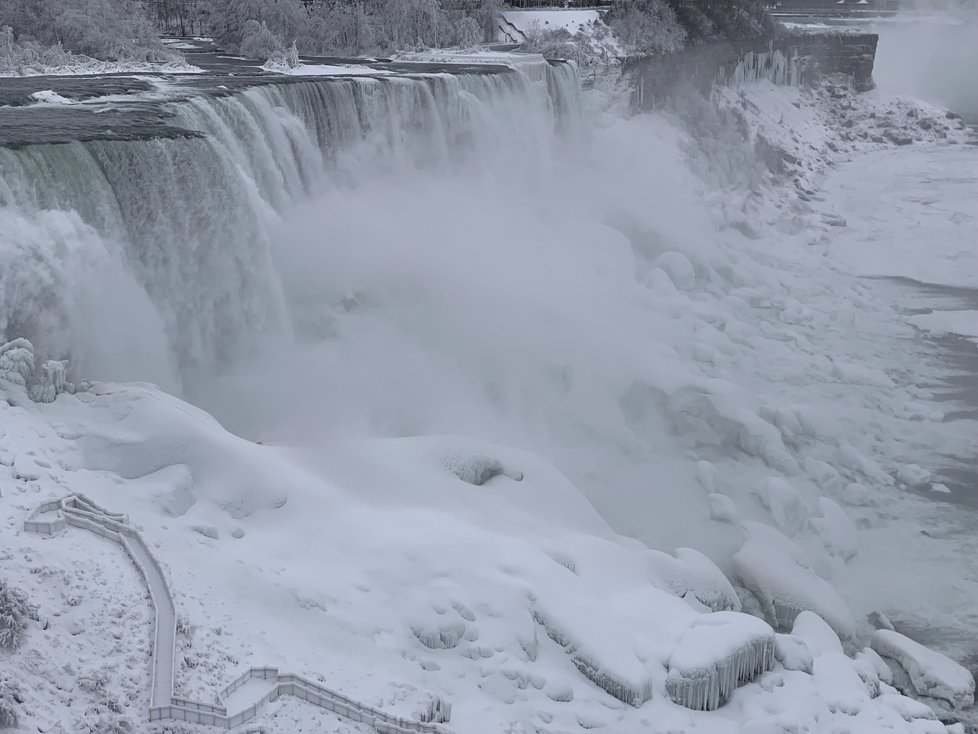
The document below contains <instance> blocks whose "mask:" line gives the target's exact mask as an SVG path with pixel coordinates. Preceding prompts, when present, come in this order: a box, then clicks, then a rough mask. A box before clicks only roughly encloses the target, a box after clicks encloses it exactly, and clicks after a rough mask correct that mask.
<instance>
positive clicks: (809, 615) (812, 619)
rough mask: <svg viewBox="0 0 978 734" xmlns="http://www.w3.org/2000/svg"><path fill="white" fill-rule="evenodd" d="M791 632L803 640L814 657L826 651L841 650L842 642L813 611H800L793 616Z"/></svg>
mask: <svg viewBox="0 0 978 734" xmlns="http://www.w3.org/2000/svg"><path fill="white" fill-rule="evenodd" d="M791 634H792V635H794V636H795V637H797V638H799V639H801V640H804V641H805V644H806V645H808V649H809V650H811V653H812V655H813V656H814V657H816V658H817V657H818V656H819V655H823V654H824V653H827V652H842V642H841V641H840V640H839V636H838V635H837V634H836V633H835V630H833V629H832V628H831V627H829V625H827V624H826V623H825V620H824V619H822V618H821V617H820V616H818V615H817V614H815V613H814V612H802V613H801V614H799V615H798V616H797V617H796V618H795V623H794V625H793V626H792V628H791Z"/></svg>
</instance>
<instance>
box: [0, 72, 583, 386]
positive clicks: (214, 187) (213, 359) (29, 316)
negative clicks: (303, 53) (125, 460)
mask: <svg viewBox="0 0 978 734" xmlns="http://www.w3.org/2000/svg"><path fill="white" fill-rule="evenodd" d="M578 104H579V100H578V90H577V77H576V72H575V70H574V68H573V66H571V65H569V64H548V63H546V62H542V61H541V62H540V63H538V64H524V65H520V70H514V69H511V68H507V67H487V68H484V69H480V70H473V71H472V72H471V73H459V74H447V73H440V74H418V75H411V76H398V75H390V76H384V77H344V78H311V79H303V80H287V81H286V80H283V81H282V82H281V83H263V84H261V85H259V86H255V87H253V88H246V89H243V90H240V91H237V92H234V93H232V94H210V95H195V96H191V97H189V98H188V99H186V100H185V101H179V102H170V103H166V104H165V105H163V106H162V107H161V110H162V111H161V112H157V113H155V114H158V115H164V114H165V116H166V118H167V120H168V122H167V128H166V130H165V132H166V133H167V134H166V135H163V136H160V137H153V138H151V139H137V140H120V141H109V140H89V141H86V142H74V143H69V144H64V145H31V146H22V147H18V148H16V149H2V148H0V202H2V203H4V204H6V206H5V207H3V208H2V209H0V218H2V219H3V220H5V221H4V222H3V225H4V226H3V227H2V228H0V229H2V230H3V231H6V232H12V233H17V235H18V236H17V237H16V238H14V239H12V240H11V241H10V242H9V243H5V244H4V246H3V248H0V262H2V263H3V265H4V270H5V279H6V280H7V282H8V283H11V284H13V285H14V287H12V288H10V287H8V288H5V289H3V291H2V292H3V293H4V294H5V302H3V303H2V304H0V305H2V307H3V310H4V313H5V316H4V319H3V321H2V322H0V333H7V334H13V333H15V332H16V333H18V334H26V335H28V336H30V337H31V338H32V339H33V340H34V342H35V344H36V345H37V346H38V348H39V349H40V350H42V351H43V352H45V353H46V354H48V355H50V356H55V357H65V356H68V355H69V354H70V355H72V357H73V358H74V359H75V362H76V364H77V365H78V366H80V367H81V366H85V361H86V356H85V352H86V347H85V341H87V342H88V343H89V349H90V348H91V347H92V346H95V347H96V349H98V345H92V344H91V339H86V340H85V341H82V340H80V339H79V338H78V335H79V334H80V333H81V332H83V331H84V330H85V329H86V324H91V323H92V315H93V314H91V313H85V312H84V309H85V308H86V305H87V306H88V307H94V308H96V309H99V310H102V311H104V310H111V311H116V310H119V309H122V310H125V311H127V312H128V313H129V314H130V317H129V318H128V321H129V323H128V324H127V325H123V326H122V327H121V328H122V329H123V331H125V330H126V329H128V330H130V331H132V332H133V333H130V334H125V333H120V334H118V335H117V336H118V339H119V341H126V340H130V341H132V342H133V343H135V344H139V343H140V342H142V343H143V350H144V351H149V352H150V353H152V354H153V355H154V358H155V361H157V362H161V363H162V364H164V365H167V370H166V371H168V372H170V374H171V375H174V376H176V375H185V374H186V372H187V371H188V370H190V371H192V370H197V369H205V370H212V369H214V368H215V367H216V366H218V365H220V364H222V363H225V362H228V361H231V360H233V359H235V358H237V357H238V356H241V355H242V354H244V353H246V352H247V350H248V349H249V347H250V346H253V345H254V344H255V343H256V341H257V340H259V339H261V338H262V337H263V336H267V335H268V334H270V333H275V334H283V333H287V332H288V330H289V328H290V326H289V323H288V318H287V316H286V313H285V308H284V302H283V296H282V293H281V289H280V285H279V283H278V282H277V279H276V276H275V272H274V268H273V266H272V263H271V260H270V247H271V245H270V242H269V238H268V226H269V224H270V222H272V221H273V220H274V218H275V217H276V216H277V214H278V213H280V212H282V211H284V210H285V209H286V208H287V207H289V206H290V205H292V204H294V203H297V202H299V201H300V200H302V199H304V198H305V197H309V196H311V195H312V194H314V193H316V192H319V191H323V190H326V189H328V188H329V187H335V186H342V185H344V184H345V183H350V182H352V181H355V180H357V179H358V178H359V177H362V176H365V175H370V172H375V171H377V170H378V169H379V170H383V171H386V172H394V171H408V170H415V169H426V170H433V171H438V170H449V169H457V168H458V167H460V166H468V165H473V166H475V167H476V168H478V167H479V166H483V165H498V157H497V153H498V152H500V151H505V155H506V159H507V161H509V164H510V165H511V167H512V170H513V171H514V173H515V172H518V170H519V168H520V166H534V165H539V164H540V162H541V161H542V160H543V159H544V158H545V157H546V156H547V155H548V152H549V151H551V150H552V149H553V147H554V145H555V144H556V143H557V140H558V137H559V135H560V134H562V133H563V132H567V131H568V130H570V129H572V128H574V127H575V126H576V116H577V107H578ZM172 130H177V131H188V134H187V136H186V137H177V138H174V137H173V136H171V135H170V134H169V133H170V131H172ZM69 232H70V234H69ZM87 272H100V273H102V277H103V278H105V279H111V280H109V281H108V282H111V283H112V288H113V289H114V290H115V291H116V293H117V296H118V297H119V300H117V301H115V302H113V303H102V304H98V303H96V304H94V305H93V304H92V303H91V300H92V294H91V293H84V292H83V291H84V289H85V287H86V284H85V279H86V276H85V275H84V274H85V273H87ZM96 300H98V299H96ZM80 301H84V302H86V303H85V304H82V303H80ZM41 304H43V308H41V307H39V306H40V305H41ZM135 314H140V315H139V316H136V315H135ZM134 322H141V323H134ZM137 332H138V333H137ZM154 332H155V337H153V338H154V340H155V344H149V343H146V340H147V339H149V338H150V335H151V334H152V333H154ZM87 336H88V337H93V338H97V335H94V334H88V335H87ZM103 346H104V345H103ZM153 376H154V377H156V378H157V379H161V380H163V382H166V383H170V384H172V380H171V381H168V380H165V379H163V377H164V375H161V374H160V371H159V370H156V371H155V372H154V374H153Z"/></svg>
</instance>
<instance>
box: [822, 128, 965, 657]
mask: <svg viewBox="0 0 978 734" xmlns="http://www.w3.org/2000/svg"><path fill="white" fill-rule="evenodd" d="M825 190H826V192H827V195H828V197H829V202H830V205H831V206H832V207H833V209H834V211H836V212H837V213H839V214H841V215H842V216H844V217H845V218H846V219H847V226H846V227H845V228H842V229H840V231H839V233H838V235H837V236H836V237H835V238H833V240H832V242H831V243H830V245H829V246H828V254H829V256H830V257H831V258H832V259H833V260H834V261H835V262H836V263H837V264H838V266H839V267H840V269H842V270H845V271H848V272H849V273H851V274H854V275H857V276H862V277H865V278H869V279H872V282H873V290H874V291H875V292H876V294H877V295H878V296H880V297H881V299H882V300H883V302H884V303H885V302H887V301H888V302H889V303H890V304H891V305H892V308H893V313H894V315H895V316H896V318H897V320H900V321H902V322H903V323H904V324H907V325H910V326H911V327H912V329H913V330H914V331H915V332H916V333H915V334H913V333H911V334H910V335H909V336H908V335H906V334H904V335H903V338H905V339H906V348H905V350H904V355H905V358H906V361H905V364H904V365H903V367H904V368H905V369H906V370H908V371H909V372H910V373H912V375H913V378H914V379H915V381H916V383H917V385H918V386H919V389H920V394H921V395H924V396H928V397H930V399H931V400H932V401H933V404H934V405H935V407H937V408H938V410H939V411H940V414H942V417H941V418H940V420H939V421H937V422H935V423H933V424H926V423H922V425H921V428H920V432H919V443H918V445H917V446H915V447H914V446H912V445H910V446H905V447H904V448H903V450H904V451H906V452H908V453H910V457H909V458H912V460H913V461H915V462H917V463H919V464H921V465H922V466H925V467H926V468H927V469H928V470H929V471H931V472H932V474H933V481H934V483H935V484H937V485H938V486H940V485H943V486H945V487H946V488H947V489H949V490H950V491H949V492H946V493H945V492H934V491H933V490H930V489H924V490H920V493H921V494H923V495H926V496H927V497H928V498H929V499H931V500H933V501H934V502H935V503H937V504H938V505H939V507H938V510H937V512H936V514H935V515H934V516H933V517H931V518H927V519H923V518H922V519H921V526H920V535H921V541H920V547H919V548H918V549H915V552H914V553H913V554H912V555H914V556H915V559H914V560H915V561H916V563H917V564H919V568H908V567H903V568H901V575H903V576H905V577H908V578H913V579H915V583H913V584H909V585H907V587H906V588H907V592H908V593H905V594H903V604H902V608H900V609H899V610H898V611H893V612H892V615H893V621H894V622H895V623H896V624H897V625H898V627H899V626H902V627H903V629H904V630H905V631H907V632H908V633H909V634H911V635H913V636H914V637H916V638H918V639H920V640H921V641H923V642H925V643H927V644H931V645H934V646H935V647H939V648H943V649H944V650H946V651H948V652H951V653H952V654H955V655H957V656H958V657H959V659H962V660H965V661H967V662H968V663H969V667H971V668H972V670H974V669H975V667H976V665H978V641H976V639H975V635H974V629H975V627H976V625H978V573H976V569H975V564H974V558H975V556H976V551H978V547H976V546H978V533H976V530H978V147H974V146H947V147H938V148H924V147H919V148H908V149H897V150H888V151H884V152H878V153H872V154H868V155H864V156H861V157H858V158H856V159H855V160H853V161H852V162H850V163H848V164H846V165H844V166H842V167H840V168H839V169H837V170H836V171H835V172H834V173H833V174H832V175H831V176H830V178H829V179H828V180H827V181H826V187H825ZM928 451H929V453H930V456H929V457H928V456H927V453H928ZM903 521H904V522H906V521H910V522H912V521H913V518H903ZM908 555H911V554H908ZM912 562H913V561H911V563H912ZM895 576H896V574H895ZM896 584H897V585H899V582H896ZM918 584H919V585H918ZM914 587H915V588H917V589H918V591H920V592H921V593H917V594H914V593H910V589H911V588H914ZM935 610H936V613H935Z"/></svg>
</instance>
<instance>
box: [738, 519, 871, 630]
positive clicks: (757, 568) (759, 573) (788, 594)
mask: <svg viewBox="0 0 978 734" xmlns="http://www.w3.org/2000/svg"><path fill="white" fill-rule="evenodd" d="M744 528H745V529H746V530H747V532H748V533H749V535H748V538H747V540H746V542H745V543H744V545H743V547H742V548H741V549H740V550H739V551H737V552H736V553H735V554H734V556H733V565H734V569H735V571H736V573H737V576H738V577H739V579H740V581H741V582H742V583H743V584H744V586H745V587H747V588H748V589H749V590H750V591H751V592H752V593H753V594H754V595H755V596H756V597H757V599H758V600H759V601H760V602H761V605H762V607H763V609H764V615H765V617H766V618H767V620H768V621H769V622H770V623H771V624H772V626H774V627H775V628H776V629H781V630H787V629H790V628H791V626H792V624H793V623H794V621H795V618H796V617H797V616H798V615H799V614H800V613H801V612H803V611H813V612H815V613H817V614H818V615H819V616H821V617H822V618H823V619H824V620H825V621H826V622H828V623H829V625H830V626H831V627H832V629H834V630H835V631H836V633H837V634H838V635H839V636H840V637H842V638H844V639H850V638H852V637H853V636H854V622H853V619H852V613H851V612H850V611H849V608H848V606H847V605H846V603H845V601H843V599H842V597H841V596H839V593H838V592H837V591H836V590H835V589H834V588H833V587H832V585H831V584H829V583H828V582H827V581H826V580H825V579H823V578H822V577H821V576H819V575H818V574H817V573H815V571H814V570H813V569H812V567H811V563H810V562H809V561H808V559H807V557H806V556H805V554H804V552H803V551H802V550H801V548H799V547H798V546H797V545H796V544H795V543H793V542H792V541H790V540H788V538H786V537H785V536H784V535H782V534H781V533H779V532H778V531H777V530H775V529H774V528H771V527H768V526H766V525H762V524H760V523H756V522H745V523H744Z"/></svg>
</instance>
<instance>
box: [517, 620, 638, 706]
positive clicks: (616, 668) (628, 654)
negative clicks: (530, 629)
mask: <svg viewBox="0 0 978 734" xmlns="http://www.w3.org/2000/svg"><path fill="white" fill-rule="evenodd" d="M568 611H569V610H561V613H554V612H545V611H543V609H542V608H541V607H540V606H537V607H535V608H534V610H533V618H534V620H535V621H536V622H537V624H539V625H540V626H541V627H543V629H544V631H545V632H546V633H547V636H548V637H549V638H550V639H551V640H553V641H554V642H556V643H557V644H558V645H560V646H561V647H562V648H564V650H565V651H566V652H567V654H568V655H570V658H571V661H572V662H573V663H574V666H575V667H576V668H577V669H578V671H580V673H581V675H583V676H584V677H585V678H587V679H588V680H589V681H591V682H592V683H594V685H596V686H597V687H598V688H600V689H602V690H603V691H605V692H606V693H608V694H609V695H611V696H613V697H614V698H617V699H618V700H619V701H622V702H624V703H627V704H629V705H631V706H641V705H642V704H643V703H645V702H646V701H648V700H649V699H651V698H652V688H653V684H652V677H651V675H650V673H649V671H648V669H647V668H646V667H645V665H644V664H643V663H642V661H641V660H639V658H638V656H637V655H636V654H635V650H634V648H633V647H632V646H630V645H628V644H627V642H625V641H623V640H621V639H620V638H619V639H614V637H615V636H614V635H613V633H611V634H603V635H600V640H599V639H596V637H597V636H596V635H594V634H593V632H590V631H589V630H588V627H586V626H583V625H580V624H575V623H579V622H584V621H585V620H584V618H582V617H581V616H578V615H579V614H580V613H581V612H583V611H584V610H583V609H581V608H578V609H576V610H574V611H575V612H577V613H578V615H571V614H567V613H566V612H568ZM575 617H576V618H575ZM575 630H576V632H575ZM610 632H611V630H609V633H610Z"/></svg>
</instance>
